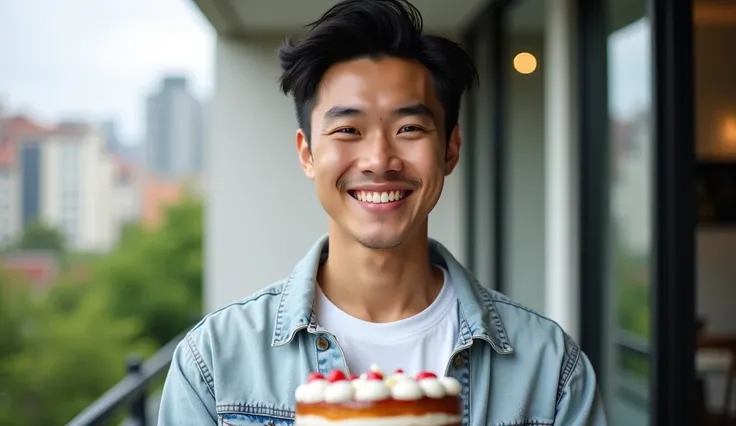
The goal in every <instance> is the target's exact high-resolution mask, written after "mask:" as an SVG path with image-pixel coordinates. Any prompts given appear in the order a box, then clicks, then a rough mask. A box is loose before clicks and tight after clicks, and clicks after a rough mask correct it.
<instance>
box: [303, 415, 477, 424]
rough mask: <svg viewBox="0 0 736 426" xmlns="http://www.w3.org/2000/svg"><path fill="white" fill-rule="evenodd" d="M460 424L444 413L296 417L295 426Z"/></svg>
mask: <svg viewBox="0 0 736 426" xmlns="http://www.w3.org/2000/svg"><path fill="white" fill-rule="evenodd" d="M461 422H462V416H460V415H450V414H444V413H432V414H425V415H423V416H392V417H367V418H353V419H344V420H330V419H326V418H324V417H321V416H313V415H310V416H296V418H295V419H294V425H295V426H326V425H339V426H447V425H453V424H457V423H461Z"/></svg>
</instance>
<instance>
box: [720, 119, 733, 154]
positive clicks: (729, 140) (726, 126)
mask: <svg viewBox="0 0 736 426" xmlns="http://www.w3.org/2000/svg"><path fill="white" fill-rule="evenodd" d="M722 132H723V133H722V135H723V142H724V144H725V145H726V146H728V147H730V148H736V117H734V116H731V117H727V118H726V119H725V120H724V121H723V128H722Z"/></svg>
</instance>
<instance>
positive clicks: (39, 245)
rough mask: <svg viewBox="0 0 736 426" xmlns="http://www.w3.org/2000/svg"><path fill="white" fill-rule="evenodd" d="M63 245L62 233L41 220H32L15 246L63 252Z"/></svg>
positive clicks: (24, 248) (23, 248) (25, 248)
mask: <svg viewBox="0 0 736 426" xmlns="http://www.w3.org/2000/svg"><path fill="white" fill-rule="evenodd" d="M64 246H65V242H64V236H63V235H62V233H61V232H59V231H58V230H57V229H55V228H52V227H50V226H47V225H44V224H43V223H41V222H33V223H31V224H30V225H28V227H26V229H25V230H23V234H22V235H21V238H20V240H19V241H18V243H17V244H16V248H18V249H22V250H54V251H57V252H63V251H64Z"/></svg>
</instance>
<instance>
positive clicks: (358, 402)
mask: <svg viewBox="0 0 736 426" xmlns="http://www.w3.org/2000/svg"><path fill="white" fill-rule="evenodd" d="M460 391H461V386H460V382H458V381H457V380H456V379H454V378H452V377H440V378H438V377H437V376H436V375H435V374H434V373H430V372H421V373H419V374H417V375H416V376H411V375H408V374H404V373H403V371H401V370H397V371H396V372H395V373H394V374H392V375H390V376H387V377H384V375H383V373H381V371H380V370H379V369H378V367H376V366H374V367H372V368H371V371H370V372H368V373H364V374H361V376H360V377H357V376H346V375H345V373H344V372H343V371H341V370H333V371H332V372H330V373H329V374H328V375H327V376H324V375H322V374H320V373H312V374H310V375H309V377H308V378H307V381H306V383H304V384H302V385H300V386H299V387H298V388H297V389H296V393H295V396H296V418H295V425H296V426H323V425H343V426H348V425H349V426H460V425H461V424H462V401H461V399H460Z"/></svg>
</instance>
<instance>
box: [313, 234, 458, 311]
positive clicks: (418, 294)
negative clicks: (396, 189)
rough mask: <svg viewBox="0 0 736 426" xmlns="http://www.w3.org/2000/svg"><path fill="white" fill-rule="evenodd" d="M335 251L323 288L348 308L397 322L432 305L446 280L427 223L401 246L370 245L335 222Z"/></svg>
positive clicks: (321, 277)
mask: <svg viewBox="0 0 736 426" xmlns="http://www.w3.org/2000/svg"><path fill="white" fill-rule="evenodd" d="M330 228H331V229H330V237H329V256H328V258H327V261H326V262H325V263H324V265H322V267H321V268H320V271H319V274H318V277H317V279H318V282H319V285H320V288H321V289H322V292H324V294H325V295H326V296H327V298H329V299H330V301H332V303H334V304H335V305H336V306H338V307H339V308H340V309H341V310H343V311H344V312H346V313H348V314H350V315H352V316H354V317H356V318H360V319H362V320H364V321H370V322H392V321H398V320H401V319H404V318H408V317H410V316H412V315H415V314H417V313H419V312H421V311H422V310H424V309H426V308H427V307H428V306H429V305H430V304H431V303H432V301H433V300H434V299H435V298H436V297H437V295H438V294H439V292H440V290H441V289H442V284H443V282H444V279H443V275H442V272H441V271H440V270H438V269H436V268H433V267H432V265H431V264H430V261H429V251H428V241H427V224H426V222H425V224H424V229H422V230H420V231H419V232H417V235H416V236H415V237H414V238H412V239H411V240H409V241H406V242H405V243H403V244H402V245H401V246H399V247H396V248H393V249H388V250H375V249H369V248H366V247H365V246H363V245H362V244H360V243H358V242H357V241H355V239H354V238H352V237H350V236H347V235H345V234H344V233H342V232H341V230H337V229H335V228H337V226H334V225H332V224H331V226H330Z"/></svg>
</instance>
